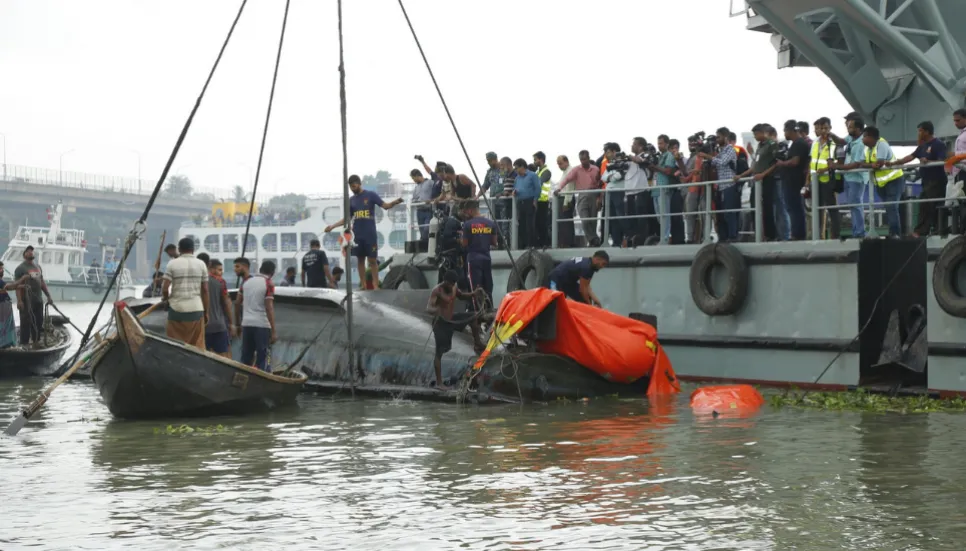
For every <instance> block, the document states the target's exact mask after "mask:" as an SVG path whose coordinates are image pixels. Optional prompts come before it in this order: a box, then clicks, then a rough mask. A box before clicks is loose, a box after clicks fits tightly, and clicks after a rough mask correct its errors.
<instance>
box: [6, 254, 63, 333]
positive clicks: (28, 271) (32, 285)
mask: <svg viewBox="0 0 966 551" xmlns="http://www.w3.org/2000/svg"><path fill="white" fill-rule="evenodd" d="M24 277H26V278H27V283H26V285H23V286H21V287H18V288H17V310H20V344H21V345H24V346H26V345H27V344H29V343H30V341H33V342H35V343H37V342H40V332H41V331H43V329H44V296H46V297H47V303H48V304H53V303H54V299H52V298H51V297H50V291H49V290H47V283H46V282H45V281H44V273H43V271H42V270H41V269H40V266H37V263H36V262H34V248H33V247H32V246H30V245H27V248H26V249H24V251H23V262H21V263H20V265H19V266H17V269H16V270H14V272H13V278H14V280H16V281H20V280H21V279H23V278H24Z"/></svg>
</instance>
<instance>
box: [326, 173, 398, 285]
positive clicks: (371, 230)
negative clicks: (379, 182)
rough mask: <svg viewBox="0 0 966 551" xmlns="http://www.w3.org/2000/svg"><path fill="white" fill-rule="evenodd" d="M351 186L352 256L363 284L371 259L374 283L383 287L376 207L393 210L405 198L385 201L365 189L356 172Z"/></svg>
mask: <svg viewBox="0 0 966 551" xmlns="http://www.w3.org/2000/svg"><path fill="white" fill-rule="evenodd" d="M349 189H351V190H352V197H351V198H349V219H350V220H352V235H353V239H354V240H355V244H356V246H355V247H353V248H352V256H354V257H356V259H357V260H358V267H359V287H360V289H365V288H366V259H368V260H369V268H370V269H371V270H372V274H373V282H372V284H373V286H374V287H375V288H376V289H378V288H379V238H378V235H376V213H375V208H376V207H382V208H383V209H385V210H389V209H391V208H393V207H394V206H396V205H398V204H399V203H402V201H403V200H402V197H400V198H398V199H395V200H393V201H390V202H388V203H386V202H383V200H382V198H381V197H379V195H378V194H377V193H376V192H374V191H369V190H366V189H362V180H361V179H360V178H359V176H357V175H355V174H353V175H352V176H349ZM343 224H345V218H343V219H342V220H339V221H338V222H336V223H335V224H329V225H328V226H326V228H325V230H324V231H325V233H329V232H330V231H332V229H333V228H335V227H337V226H341V225H343Z"/></svg>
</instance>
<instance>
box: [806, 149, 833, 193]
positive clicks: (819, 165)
mask: <svg viewBox="0 0 966 551" xmlns="http://www.w3.org/2000/svg"><path fill="white" fill-rule="evenodd" d="M834 145H835V144H834V143H833V142H832V140H828V141H827V142H825V145H821V144H820V143H819V141H818V140H815V142H813V143H812V153H811V157H812V172H818V171H819V170H820V169H825V170H826V172H823V173H821V174H819V175H818V181H819V183H822V184H827V183H828V159H829V156H830V155H831V152H832V151H833V150H834Z"/></svg>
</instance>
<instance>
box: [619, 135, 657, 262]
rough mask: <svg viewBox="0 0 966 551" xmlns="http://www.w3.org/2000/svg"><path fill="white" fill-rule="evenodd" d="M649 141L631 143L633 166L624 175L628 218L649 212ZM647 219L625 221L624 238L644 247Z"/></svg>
mask: <svg viewBox="0 0 966 551" xmlns="http://www.w3.org/2000/svg"><path fill="white" fill-rule="evenodd" d="M646 149H647V140H645V139H644V138H641V137H637V138H634V142H633V143H631V153H632V156H631V157H630V161H631V164H630V165H629V166H628V168H627V174H625V175H624V200H625V202H626V204H627V206H626V212H627V215H628V216H641V215H645V214H647V213H648V212H649V209H645V208H644V207H645V203H644V201H645V200H650V198H651V192H650V191H649V190H648V180H649V176H650V169H649V168H648V165H647V159H646V158H645V150H646ZM647 228H648V219H647V218H628V219H626V220H624V237H625V240H626V241H630V242H631V243H632V244H633V245H635V246H636V245H643V244H644V240H645V239H647Z"/></svg>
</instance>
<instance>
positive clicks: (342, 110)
mask: <svg viewBox="0 0 966 551" xmlns="http://www.w3.org/2000/svg"><path fill="white" fill-rule="evenodd" d="M336 4H337V6H336V7H337V9H338V15H339V114H340V115H341V119H342V203H343V204H342V208H343V209H344V211H345V214H346V215H348V214H349V213H351V212H352V211H351V210H350V209H349V144H348V133H347V128H348V124H347V122H346V112H347V108H346V98H345V43H344V41H343V38H342V0H338V2H336ZM348 222H349V223H348V224H346V226H345V227H344V229H343V231H342V234H343V235H345V231H346V230H347V229H349V228H351V227H352V226H351V222H352V221H351V220H349V221H348ZM352 239H353V240H355V233H354V232H353V234H352ZM346 253H347V254H346V255H345V264H346V270H345V292H346V308H345V315H346V334H347V336H348V338H349V349H348V353H349V372H350V373H351V374H352V397H353V398H355V397H356V372H355V365H354V359H355V353H354V352H355V350H354V347H353V343H352V269H351V267H350V266H349V259H350V258H352V254H351V253H352V251H351V249H350V250H347V251H346ZM373 278H374V279H378V278H379V274H373ZM360 283H361V284H362V285H363V286H364V285H365V281H361V282H360Z"/></svg>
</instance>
